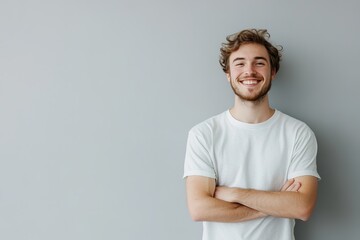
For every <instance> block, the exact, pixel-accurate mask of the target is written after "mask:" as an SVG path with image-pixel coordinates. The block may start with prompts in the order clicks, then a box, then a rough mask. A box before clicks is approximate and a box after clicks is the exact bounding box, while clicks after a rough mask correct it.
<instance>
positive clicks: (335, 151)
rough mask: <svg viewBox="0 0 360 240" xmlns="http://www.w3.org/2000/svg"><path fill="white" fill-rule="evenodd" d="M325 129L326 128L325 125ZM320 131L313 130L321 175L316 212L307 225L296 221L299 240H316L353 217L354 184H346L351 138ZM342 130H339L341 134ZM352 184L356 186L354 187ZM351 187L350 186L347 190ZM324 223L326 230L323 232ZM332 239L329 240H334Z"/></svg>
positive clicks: (325, 130)
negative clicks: (347, 151) (351, 215)
mask: <svg viewBox="0 0 360 240" xmlns="http://www.w3.org/2000/svg"><path fill="white" fill-rule="evenodd" d="M322 127H324V126H322ZM314 129H318V130H319V131H316V132H315V131H314V132H315V134H316V136H317V141H318V145H319V149H318V157H317V164H318V171H319V174H320V176H321V180H320V182H319V192H318V193H319V194H318V201H317V206H316V209H315V212H314V214H313V216H312V217H311V219H310V220H309V221H307V222H302V221H297V223H296V227H295V236H296V239H316V236H323V235H324V234H325V235H326V233H324V232H320V231H328V230H329V229H334V231H336V229H337V228H339V226H340V225H339V221H341V222H342V223H343V224H344V221H346V216H349V214H351V209H350V204H351V203H350V202H349V201H348V200H349V198H348V197H346V196H347V195H349V194H351V193H350V192H349V191H350V187H349V186H351V185H349V184H351V183H348V182H346V179H345V178H344V175H346V169H347V168H348V167H349V166H346V163H347V160H346V159H344V156H347V154H346V153H344V151H346V148H347V144H349V141H350V140H349V139H345V138H344V134H341V133H339V132H336V128H333V127H332V128H331V130H329V129H321V127H319V128H314ZM339 130H340V129H338V131H339ZM352 185H353V184H352ZM347 186H348V187H347ZM324 223H326V224H325V225H326V228H327V229H324V228H323V226H324ZM331 237H335V238H334V239H337V237H336V236H329V238H328V239H332V238H331Z"/></svg>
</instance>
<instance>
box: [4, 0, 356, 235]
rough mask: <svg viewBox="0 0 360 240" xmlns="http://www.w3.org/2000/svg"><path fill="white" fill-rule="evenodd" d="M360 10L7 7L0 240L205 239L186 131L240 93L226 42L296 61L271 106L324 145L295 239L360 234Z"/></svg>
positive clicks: (81, 0)
mask: <svg viewBox="0 0 360 240" xmlns="http://www.w3.org/2000/svg"><path fill="white" fill-rule="evenodd" d="M359 7H360V4H359V3H358V1H355V0H349V1H327V0H322V1H286V0H274V1H239V0H237V1H235V0H234V1H231V0H225V1H213V2H212V3H210V2H209V1H165V0H163V1H161V0H154V1H146V0H138V1H121V0H120V1H115V0H101V1H100V0H89V1H85V0H71V1H70V0H61V1H60V0H58V1H48V0H33V1H25V0H18V1H10V0H1V1H0V239H7V240H30V239H34V240H35V239H36V240H48V239H52V240H56V239H59V240H60V239H61V240H63V239H86V240H91V239H122V240H123V239H124V240H125V239H156V240H162V239H163V240H168V239H172V240H177V239H179V240H180V239H200V236H201V224H200V223H193V222H191V220H190V218H189V215H188V212H187V209H186V202H185V190H184V182H183V180H182V171H183V158H184V153H185V143H186V137H187V132H188V130H189V129H190V127H192V126H193V125H194V124H196V123H198V122H200V121H202V120H204V119H206V118H208V117H210V116H212V115H215V114H217V113H220V112H222V111H224V110H225V109H227V108H228V107H230V106H231V105H232V103H233V95H232V92H231V90H230V88H229V86H228V84H227V81H226V79H225V77H224V75H223V73H222V72H221V69H220V67H219V66H218V54H219V47H220V44H221V42H222V41H223V40H224V38H225V36H226V35H228V34H230V33H233V32H236V31H238V30H241V29H243V28H248V27H256V28H267V29H268V30H269V31H270V33H271V35H272V40H273V41H274V42H275V43H277V44H281V45H283V47H284V59H283V62H282V66H281V69H280V72H279V74H278V77H277V79H276V80H275V82H274V85H273V88H272V92H271V101H272V105H273V106H274V107H276V108H278V109H280V110H281V111H284V112H287V113H288V114H290V115H293V116H294V117H297V118H299V119H301V120H303V121H305V122H307V123H308V124H309V125H310V126H311V127H312V129H313V130H314V132H315V133H316V135H317V137H318V142H319V158H318V165H319V172H320V174H321V176H322V181H321V182H320V192H319V201H318V206H317V208H316V212H315V214H314V216H313V218H312V219H311V220H310V221H309V222H307V223H305V224H303V223H299V224H298V226H297V229H296V235H297V239H306V240H309V239H316V240H322V239H324V240H325V239H326V240H330V239H334V240H338V239H357V238H358V236H359V235H360V229H359V227H358V223H359V222H360V207H359V204H358V203H359V202H360V193H359V186H358V183H359V182H360V174H358V171H359V169H360V161H359V156H360V148H359V142H360V139H359V133H360V127H359V122H360V113H359V100H360V97H359V94H358V91H359V89H360V83H359V82H360V78H359V73H358V71H359V54H360V45H359V42H360V33H359V31H358V26H357V25H358V23H359V22H360V15H359V14H358V9H359Z"/></svg>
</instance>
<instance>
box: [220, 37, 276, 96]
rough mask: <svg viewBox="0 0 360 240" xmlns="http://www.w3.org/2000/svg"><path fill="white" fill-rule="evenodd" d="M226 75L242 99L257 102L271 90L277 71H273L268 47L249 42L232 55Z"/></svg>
mask: <svg viewBox="0 0 360 240" xmlns="http://www.w3.org/2000/svg"><path fill="white" fill-rule="evenodd" d="M226 76H227V79H228V81H229V82H230V84H231V87H232V89H233V91H234V93H235V94H236V95H237V96H238V97H239V98H240V99H242V100H244V101H252V102H255V101H261V100H262V99H263V98H264V97H265V96H266V94H267V93H268V91H269V90H270V88H271V81H272V79H273V78H274V77H275V71H271V65H270V58H269V54H268V52H267V51H266V48H265V47H264V46H262V45H260V44H255V43H248V44H244V45H242V46H240V48H239V49H238V50H237V51H235V52H233V53H232V54H231V55H230V57H229V73H227V74H226Z"/></svg>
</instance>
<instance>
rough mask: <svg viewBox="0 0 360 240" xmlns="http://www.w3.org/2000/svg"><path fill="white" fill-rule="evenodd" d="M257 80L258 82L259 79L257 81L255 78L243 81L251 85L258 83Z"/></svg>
mask: <svg viewBox="0 0 360 240" xmlns="http://www.w3.org/2000/svg"><path fill="white" fill-rule="evenodd" d="M257 82H258V81H255V80H245V81H243V82H242V83H243V84H248V85H250V84H257Z"/></svg>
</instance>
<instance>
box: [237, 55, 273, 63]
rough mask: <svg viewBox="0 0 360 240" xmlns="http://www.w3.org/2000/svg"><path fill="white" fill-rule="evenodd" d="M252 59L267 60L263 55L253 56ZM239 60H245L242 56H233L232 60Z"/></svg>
mask: <svg viewBox="0 0 360 240" xmlns="http://www.w3.org/2000/svg"><path fill="white" fill-rule="evenodd" d="M254 59H255V60H264V61H266V62H267V61H268V60H267V59H266V58H265V57H261V56H259V57H254ZM241 60H245V58H243V57H237V58H235V59H234V60H233V62H235V61H241Z"/></svg>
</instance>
